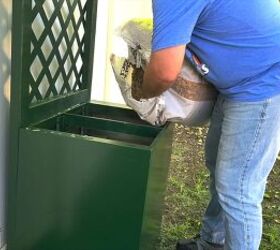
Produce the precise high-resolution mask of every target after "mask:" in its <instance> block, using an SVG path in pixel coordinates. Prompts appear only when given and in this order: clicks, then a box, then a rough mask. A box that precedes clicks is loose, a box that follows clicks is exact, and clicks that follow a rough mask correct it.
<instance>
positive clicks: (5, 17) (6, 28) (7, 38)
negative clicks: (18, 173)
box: [0, 0, 12, 249]
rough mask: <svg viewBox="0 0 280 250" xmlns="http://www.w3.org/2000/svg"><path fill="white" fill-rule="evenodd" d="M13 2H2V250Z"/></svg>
mask: <svg viewBox="0 0 280 250" xmlns="http://www.w3.org/2000/svg"><path fill="white" fill-rule="evenodd" d="M11 10H12V3H11V0H0V249H1V248H2V247H3V246H4V245H5V222H6V221H5V214H6V213H5V207H6V168H7V160H8V151H7V148H8V147H7V143H8V136H9V107H10V62H11Z"/></svg>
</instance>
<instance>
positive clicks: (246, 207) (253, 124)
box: [201, 95, 280, 250]
mask: <svg viewBox="0 0 280 250" xmlns="http://www.w3.org/2000/svg"><path fill="white" fill-rule="evenodd" d="M279 149H280V95H278V96H275V97H272V98H270V99H268V100H265V101H260V102H233V101H229V100H226V99H224V98H223V97H219V98H218V101H217V104H216V106H215V109H214V112H213V116H212V121H211V125H210V130H209V133H208V137H207V141H206V165H207V168H208V169H209V170H210V178H211V185H210V190H211V194H212V200H211V201H210V203H209V206H208V208H207V210H206V213H205V216H204V219H203V228H202V230H201V237H202V239H204V240H206V241H210V242H213V243H218V244H225V249H226V250H257V249H258V248H259V245H260V241H261V235H262V206H261V202H262V200H263V196H264V191H265V186H266V182H267V177H268V175H269V173H270V171H271V170H272V167H273V165H274V163H275V160H276V158H277V155H278V152H279Z"/></svg>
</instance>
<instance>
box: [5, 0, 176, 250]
mask: <svg viewBox="0 0 280 250" xmlns="http://www.w3.org/2000/svg"><path fill="white" fill-rule="evenodd" d="M96 11H97V0H38V1H37V0H22V1H18V0H14V1H13V48H12V98H11V123H12V128H11V162H10V168H9V180H8V182H9V201H8V206H9V208H8V212H9V214H8V250H63V249H65V250H71V249H73V250H92V249H97V250H110V249H119V250H126V249H127V250H134V249H135V250H136V249H153V244H154V243H153V242H154V240H155V239H156V237H157V235H158V232H159V228H160V218H161V212H162V204H163V194H164V189H165V183H166V178H167V172H168V166H169V157H170V150H171V136H172V125H170V124H168V125H167V126H165V127H163V128H155V127H152V126H149V125H148V124H146V123H145V122H143V121H141V120H140V119H139V118H138V117H137V115H136V114H135V113H134V112H133V111H132V110H129V109H124V108H118V107H110V106H107V105H103V104H94V103H90V93H91V80H92V79H91V75H92V64H93V53H94V38H95V26H96Z"/></svg>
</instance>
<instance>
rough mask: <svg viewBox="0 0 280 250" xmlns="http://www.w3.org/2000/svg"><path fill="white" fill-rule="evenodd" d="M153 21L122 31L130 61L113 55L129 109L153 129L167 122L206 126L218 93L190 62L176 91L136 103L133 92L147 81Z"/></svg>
mask: <svg viewBox="0 0 280 250" xmlns="http://www.w3.org/2000/svg"><path fill="white" fill-rule="evenodd" d="M151 23H152V21H151V20H150V21H149V20H148V19H143V20H141V19H136V20H132V21H130V22H128V23H127V24H125V25H124V26H123V27H122V28H121V29H120V36H121V37H122V38H123V40H124V41H125V42H126V44H127V46H128V56H127V58H124V57H120V56H118V55H115V54H113V55H112V56H111V64H112V68H113V71H114V74H115V77H116V80H117V82H118V84H119V87H120V90H121V93H122V95H123V98H124V100H125V102H126V104H127V105H128V106H130V107H131V108H132V109H134V110H135V111H136V112H137V113H138V114H139V116H140V117H141V118H142V119H143V120H145V121H147V122H149V123H150V124H152V125H157V126H161V125H164V124H165V123H166V122H167V121H176V122H182V123H183V124H184V125H186V126H199V125H202V124H203V123H206V122H207V121H208V120H209V118H210V116H211V113H212V110H213V107H214V104H215V100H216V95H217V92H216V90H215V89H214V87H213V86H212V85H211V84H209V83H207V82H206V81H205V80H204V79H203V77H202V76H201V75H200V74H199V73H198V72H197V70H196V69H195V68H194V66H193V65H192V64H191V62H189V61H188V60H185V62H184V65H183V67H182V70H181V73H180V75H179V76H178V79H177V81H176V83H175V84H174V85H173V87H172V88H170V89H169V90H167V91H165V92H164V93H163V94H162V95H161V96H158V97H155V98H150V99H147V100H145V99H141V100H140V101H137V100H135V99H134V98H133V97H132V88H133V86H134V84H139V82H138V83H136V81H140V82H141V81H143V73H144V72H143V69H144V68H145V65H146V64H147V63H148V62H149V58H150V55H151V37H152V25H150V24H151Z"/></svg>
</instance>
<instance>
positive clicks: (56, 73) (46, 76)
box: [29, 0, 87, 104]
mask: <svg viewBox="0 0 280 250" xmlns="http://www.w3.org/2000/svg"><path fill="white" fill-rule="evenodd" d="M85 6H86V0H83V1H80V0H66V1H59V0H45V1H35V0H33V1H32V9H31V10H30V15H31V16H32V24H31V27H32V35H31V37H30V38H31V39H30V40H31V41H30V53H31V57H30V58H31V64H30V74H31V78H30V79H31V81H30V83H29V102H30V103H32V104H35V103H37V102H41V101H43V100H46V99H50V98H53V97H57V96H60V95H64V94H69V93H71V92H73V91H78V90H82V89H85V88H86V86H85V84H84V83H83V74H82V73H83V65H84V64H83V56H82V55H83V53H84V52H85V51H84V48H85V46H84V43H85V40H84V38H85V21H86V15H87V9H86V8H85Z"/></svg>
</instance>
